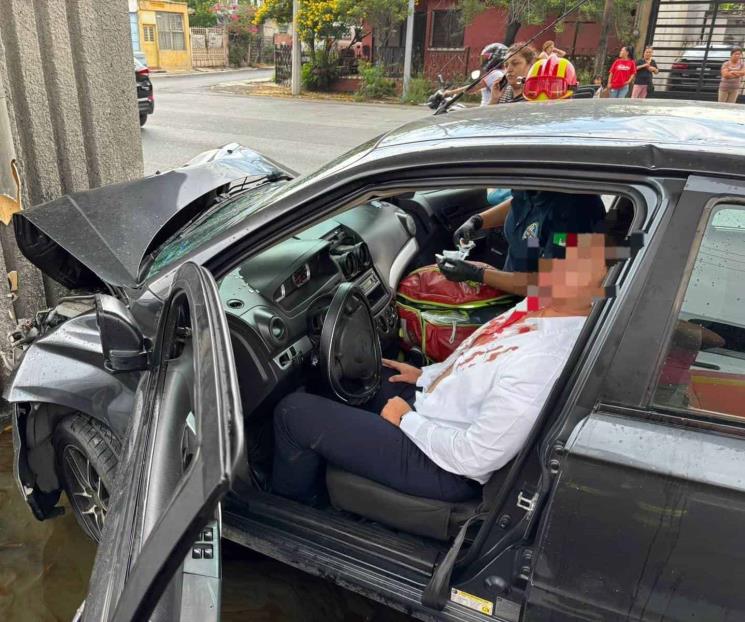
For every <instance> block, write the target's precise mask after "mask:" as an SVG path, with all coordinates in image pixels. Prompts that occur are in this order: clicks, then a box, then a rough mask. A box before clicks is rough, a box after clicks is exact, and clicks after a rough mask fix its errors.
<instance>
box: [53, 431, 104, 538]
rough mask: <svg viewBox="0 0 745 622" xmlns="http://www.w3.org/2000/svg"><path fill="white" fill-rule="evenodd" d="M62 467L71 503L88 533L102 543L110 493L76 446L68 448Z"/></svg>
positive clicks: (66, 448)
mask: <svg viewBox="0 0 745 622" xmlns="http://www.w3.org/2000/svg"><path fill="white" fill-rule="evenodd" d="M62 467H63V469H64V473H65V480H66V482H67V485H68V487H69V490H68V492H69V497H70V503H72V505H73V509H74V510H75V512H76V513H77V515H78V518H79V520H80V521H81V522H82V523H83V526H84V528H85V529H86V531H88V533H89V534H90V535H91V537H93V538H94V539H95V540H96V541H99V540H100V539H101V531H102V530H103V524H104V520H105V519H106V513H107V512H108V509H109V491H108V490H107V489H106V486H105V485H104V483H103V480H102V479H101V477H100V476H99V474H98V472H97V471H96V469H95V468H94V467H93V465H92V464H91V461H90V460H89V459H88V456H86V455H85V454H84V453H83V452H82V451H81V450H80V449H79V448H77V447H75V446H74V445H68V446H67V447H65V449H64V451H63V453H62Z"/></svg>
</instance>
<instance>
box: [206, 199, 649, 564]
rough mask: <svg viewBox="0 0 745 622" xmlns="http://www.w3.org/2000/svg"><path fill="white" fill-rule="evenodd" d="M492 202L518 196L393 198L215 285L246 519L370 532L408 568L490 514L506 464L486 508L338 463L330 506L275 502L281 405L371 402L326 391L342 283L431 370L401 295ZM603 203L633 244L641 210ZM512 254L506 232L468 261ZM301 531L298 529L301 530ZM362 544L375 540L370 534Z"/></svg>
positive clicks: (288, 243)
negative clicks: (241, 453) (316, 399)
mask: <svg viewBox="0 0 745 622" xmlns="http://www.w3.org/2000/svg"><path fill="white" fill-rule="evenodd" d="M495 196H499V197H500V198H504V196H509V195H508V192H507V191H504V193H502V194H500V193H499V192H495V189H494V188H486V187H483V186H482V187H464V188H454V189H453V188H436V189H432V188H428V189H426V190H421V191H414V192H412V191H407V192H399V193H395V192H391V191H387V192H386V193H385V194H381V195H378V196H377V197H376V198H373V199H368V200H366V201H365V202H363V203H359V204H356V205H354V206H353V207H351V208H350V207H347V209H346V210H345V211H341V212H339V213H337V214H335V215H333V216H332V217H330V218H327V219H326V220H324V221H322V222H320V223H317V224H315V225H314V226H311V227H309V228H306V229H304V230H302V231H299V232H296V233H294V234H293V235H292V236H291V237H288V238H286V239H284V240H282V241H281V242H279V243H277V244H275V245H274V246H272V247H270V248H268V249H265V250H263V251H260V252H259V253H258V254H255V255H253V256H250V257H247V258H246V259H244V260H242V261H241V262H240V263H239V264H238V265H236V266H235V267H233V268H232V269H231V270H230V271H229V272H227V273H226V274H224V275H223V276H222V277H221V278H218V287H219V293H220V298H221V301H222V304H223V308H224V310H225V312H226V314H227V318H228V325H229V327H230V331H231V337H232V343H233V350H234V358H235V364H236V369H237V374H238V378H239V384H240V390H241V399H242V403H243V416H244V420H245V439H246V447H247V459H248V463H249V471H250V480H251V481H250V484H249V485H248V486H245V487H244V489H243V490H242V491H241V493H240V499H237V500H236V499H233V501H232V502H233V503H234V504H236V503H237V504H238V506H240V505H241V504H243V505H242V506H241V507H242V509H240V510H239V512H242V513H244V514H245V515H248V514H251V513H252V514H257V513H258V514H260V513H262V512H265V513H268V514H276V515H278V514H284V516H285V520H286V517H287V516H288V515H291V514H293V515H294V514H297V515H302V516H305V517H306V519H307V521H308V522H307V526H310V527H312V525H314V524H321V523H323V524H325V525H326V526H328V525H330V524H333V525H334V528H335V529H336V531H337V532H346V533H353V532H354V531H355V530H357V531H358V533H359V530H360V529H363V530H364V529H369V528H371V527H372V528H374V529H375V530H376V531H375V533H376V534H377V535H376V536H375V537H377V538H379V539H380V541H381V542H384V544H381V546H383V547H385V548H387V549H388V550H397V551H399V555H400V556H403V557H406V556H407V555H409V554H410V551H409V549H410V548H411V547H412V546H413V547H414V548H415V549H416V550H417V554H419V553H421V551H423V550H425V549H426V550H427V551H430V552H431V559H432V560H433V559H434V558H435V556H436V555H437V551H439V550H442V549H443V548H445V547H446V545H447V542H448V541H450V540H451V539H452V538H453V537H454V536H455V534H456V533H458V531H459V530H460V529H461V527H462V526H463V525H464V523H465V522H466V521H467V520H468V519H469V518H471V517H473V516H475V515H477V514H479V513H482V512H484V511H485V510H486V509H488V507H489V503H490V502H491V501H493V500H494V498H495V496H496V494H497V493H498V491H499V490H500V488H501V485H502V482H503V480H504V477H505V474H506V472H507V471H508V470H509V468H508V467H509V465H508V466H507V467H505V468H503V469H501V470H500V471H498V472H496V473H494V474H493V475H492V477H491V479H490V480H489V482H488V483H487V484H486V485H485V486H484V487H483V494H482V496H481V497H477V498H474V499H472V500H469V501H467V502H461V503H447V502H443V501H438V500H434V499H426V498H420V497H414V496H411V495H407V494H403V493H400V492H398V491H396V490H393V489H390V488H387V487H386V486H383V485H381V484H378V483H376V482H374V481H371V480H369V479H366V478H363V477H359V476H357V475H354V474H352V473H348V472H345V471H343V470H341V469H339V468H337V467H335V466H334V465H331V464H329V465H327V472H326V486H327V489H328V499H327V501H326V504H325V506H323V507H321V508H318V507H315V508H309V507H307V508H306V507H304V506H302V505H301V504H299V503H296V502H293V501H290V500H287V499H281V498H279V497H278V496H276V495H273V494H272V492H271V491H272V487H271V466H272V453H273V425H272V417H273V410H274V407H275V405H276V404H277V403H278V402H279V400H280V399H282V398H283V397H284V396H285V395H287V394H288V393H290V392H293V391H298V390H305V391H312V392H319V393H321V394H325V395H331V396H334V395H337V396H338V395H339V394H340V392H341V394H343V395H346V396H347V398H348V400H347V401H351V403H354V401H353V400H355V399H356V398H359V397H360V396H362V398H361V399H364V396H365V395H366V394H367V393H369V391H367V389H368V387H365V386H362V385H363V384H364V382H363V383H360V381H349V382H347V381H345V380H343V379H338V378H337V381H338V382H336V383H335V382H333V380H332V382H331V384H332V385H334V384H336V385H337V386H331V387H329V382H328V376H329V374H328V369H327V367H326V366H325V364H324V361H323V360H322V359H323V356H324V354H323V349H324V344H323V343H322V335H323V332H324V330H323V329H324V323H325V322H326V321H327V320H328V315H330V311H329V307H330V306H331V304H332V301H333V299H334V295H335V293H336V292H337V290H339V288H340V286H342V285H343V284H345V283H349V284H354V285H356V286H357V287H358V288H359V291H361V292H362V294H363V295H364V297H365V298H366V300H367V302H368V304H369V308H370V311H371V313H372V317H373V320H374V329H375V333H376V334H377V335H376V338H377V339H379V341H380V349H381V351H382V355H383V356H384V357H386V358H393V359H396V358H398V359H399V360H405V361H407V362H411V363H412V364H415V365H417V366H421V365H423V364H426V363H427V361H426V360H424V357H423V356H422V354H421V352H420V351H419V350H418V349H417V348H413V349H407V351H404V350H403V349H402V344H401V341H400V336H399V334H400V326H399V317H398V312H397V307H396V292H397V288H398V285H399V283H400V281H401V280H402V278H404V277H405V276H406V275H407V274H409V273H410V272H411V271H412V270H415V269H417V268H420V267H422V266H427V265H431V264H433V263H434V261H435V254H437V253H441V252H442V251H443V250H444V249H453V248H454V246H453V241H452V236H453V233H454V231H455V229H456V228H457V227H458V226H459V225H460V224H462V223H463V222H464V221H465V220H466V219H467V218H468V217H469V216H471V215H473V214H476V213H479V212H481V211H483V210H485V209H487V208H488V207H490V206H491V205H493V204H495V199H494V197H495ZM601 198H602V200H603V203H604V205H605V208H606V214H607V216H606V225H607V226H606V230H607V231H610V232H612V233H617V234H621V235H625V234H626V233H627V232H628V231H629V228H630V226H631V223H632V219H633V217H634V200H633V199H632V198H631V197H629V196H624V195H621V194H610V193H609V194H602V195H601ZM505 248H506V243H505V241H504V238H503V236H502V234H501V231H500V230H495V231H494V232H492V233H491V234H490V235H489V236H488V237H487V238H486V239H484V240H481V241H479V242H478V244H477V246H476V247H475V248H474V249H473V250H472V252H471V255H470V256H469V259H473V260H479V261H484V262H486V263H489V264H490V265H493V266H495V267H501V265H502V264H503V262H504V258H505V254H504V253H505ZM514 302H515V300H514V299H512V300H511V301H510V302H509V304H506V305H505V306H504V307H503V309H499V310H498V311H499V312H502V311H503V310H507V309H508V308H510V307H511V306H512V304H514ZM331 375H332V376H333V374H331ZM345 382H346V384H345ZM366 391H367V393H366ZM308 517H310V518H308ZM314 517H315V518H314ZM278 520H279V519H278ZM293 521H295V522H294V523H293V524H294V525H297V521H298V519H297V518H294V519H293ZM314 521H315V522H314ZM301 522H302V521H301ZM277 524H279V523H277ZM287 524H289V523H287ZM361 537H364V538H367V539H368V541H369V539H370V537H371V532H369V531H368V532H365V534H364V535H362V536H361ZM386 537H389V538H390V541H388V540H385V538H386ZM471 537H472V535H471V534H470V532H469V535H468V538H471ZM407 547H408V548H407ZM416 547H419V548H416ZM422 547H424V548H422ZM412 550H414V549H412ZM407 551H409V552H407Z"/></svg>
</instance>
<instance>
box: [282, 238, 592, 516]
mask: <svg viewBox="0 0 745 622" xmlns="http://www.w3.org/2000/svg"><path fill="white" fill-rule="evenodd" d="M566 239H567V242H566V245H565V246H564V247H563V249H557V251H556V258H553V259H543V260H541V282H540V286H539V290H538V291H539V296H538V300H539V305H538V308H537V310H535V311H530V310H529V311H519V310H517V309H511V310H510V311H507V312H506V313H504V314H502V315H500V316H499V317H497V318H494V319H493V320H491V321H490V322H488V323H486V324H484V325H483V326H482V327H481V328H480V329H479V330H477V331H476V332H475V333H474V334H473V335H471V337H469V338H468V339H467V340H466V341H464V342H463V343H462V344H461V345H460V346H459V347H458V348H457V349H456V350H455V351H454V352H453V354H452V355H450V357H448V358H447V359H446V360H445V361H443V362H442V363H437V364H434V365H429V366H427V367H424V368H423V369H418V368H416V367H414V366H412V365H407V364H405V363H400V362H398V361H387V360H386V361H384V364H385V366H386V367H388V368H389V369H393V370H395V371H396V374H395V375H393V376H391V377H389V379H388V381H384V386H383V388H382V389H381V390H380V391H379V395H378V396H377V397H376V398H375V400H374V402H373V403H368V404H366V405H365V408H364V409H363V408H355V407H353V406H348V405H346V404H341V403H339V402H335V401H334V400H331V399H328V398H325V397H321V396H318V395H313V394H310V393H302V392H297V393H292V394H290V395H288V396H286V397H285V398H284V399H283V400H282V401H280V402H279V404H278V405H277V407H276V408H275V411H274V432H275V452H274V468H273V477H272V489H273V491H274V492H275V493H277V494H279V495H282V496H286V497H290V498H293V499H296V500H299V501H303V502H306V503H311V504H314V503H318V502H320V500H321V495H322V494H323V474H324V472H325V464H326V462H328V463H330V464H333V465H335V466H337V467H339V468H341V469H344V470H346V471H348V472H350V473H353V474H356V475H359V476H361V477H365V478H368V479H371V480H374V481H376V482H378V483H380V484H383V485H384V486H388V487H389V488H393V489H395V490H397V491H399V492H402V493H406V494H410V495H415V496H419V497H426V498H430V499H439V500H442V501H449V502H457V501H463V500H466V499H469V498H473V497H476V496H478V494H479V492H480V486H481V485H483V484H484V483H485V482H486V481H487V480H488V479H489V476H490V475H491V473H492V472H494V471H496V470H498V469H500V468H502V467H503V466H505V465H506V464H507V463H508V462H509V461H510V460H512V459H513V458H514V457H515V456H516V455H517V453H518V452H519V451H520V449H521V448H522V446H523V444H524V443H525V441H526V439H527V438H528V435H529V433H530V430H531V428H532V426H533V423H534V422H535V420H536V418H537V417H538V415H539V413H540V412H541V409H542V408H543V405H544V402H545V401H546V399H547V397H548V394H549V392H550V391H551V387H552V386H553V384H554V382H555V381H556V379H557V378H558V376H559V374H561V372H562V369H563V367H564V364H565V363H566V361H567V359H568V357H569V354H570V352H571V350H572V348H573V346H574V343H575V341H576V339H577V336H578V335H579V332H580V330H581V328H582V326H583V324H584V322H585V318H586V317H587V315H588V313H589V312H590V309H591V305H592V302H593V300H595V299H597V298H599V297H602V296H603V291H604V290H603V288H602V282H603V280H604V278H605V275H606V273H607V269H606V263H605V240H604V236H602V235H587V236H566ZM562 254H563V255H564V257H561V258H559V257H560V256H561V255H562ZM402 389H403V391H402ZM391 396H393V397H391Z"/></svg>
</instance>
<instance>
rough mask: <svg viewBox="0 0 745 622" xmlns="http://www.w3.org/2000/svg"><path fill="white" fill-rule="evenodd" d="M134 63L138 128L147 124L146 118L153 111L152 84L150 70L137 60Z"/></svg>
mask: <svg viewBox="0 0 745 622" xmlns="http://www.w3.org/2000/svg"><path fill="white" fill-rule="evenodd" d="M134 61H135V80H136V82H137V107H138V109H139V111H140V127H142V126H143V125H145V123H147V117H148V115H150V114H153V111H154V110H155V96H154V94H153V83H152V82H151V81H150V69H149V68H148V66H147V65H145V64H143V63H141V62H140V61H139V60H137V58H135V59H134Z"/></svg>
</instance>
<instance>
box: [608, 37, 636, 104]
mask: <svg viewBox="0 0 745 622" xmlns="http://www.w3.org/2000/svg"><path fill="white" fill-rule="evenodd" d="M635 74H636V63H634V59H633V58H631V54H630V53H629V48H628V47H627V46H625V45H624V46H623V47H622V48H621V50H620V51H619V52H618V58H617V59H616V60H615V61H614V63H613V64H612V65H611V68H610V71H609V72H608V84H609V86H610V96H611V97H626V96H627V95H628V94H629V84H631V81H632V80H633V79H634V75H635Z"/></svg>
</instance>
